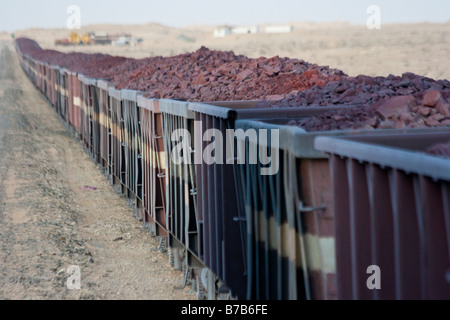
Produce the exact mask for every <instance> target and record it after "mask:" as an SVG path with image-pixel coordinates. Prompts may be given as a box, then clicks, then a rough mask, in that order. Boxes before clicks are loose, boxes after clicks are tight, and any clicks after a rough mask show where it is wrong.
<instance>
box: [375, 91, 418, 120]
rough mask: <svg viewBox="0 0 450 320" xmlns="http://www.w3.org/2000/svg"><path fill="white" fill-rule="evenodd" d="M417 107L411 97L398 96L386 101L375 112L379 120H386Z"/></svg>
mask: <svg viewBox="0 0 450 320" xmlns="http://www.w3.org/2000/svg"><path fill="white" fill-rule="evenodd" d="M416 105H417V102H416V99H415V98H414V97H413V96H398V97H393V98H390V99H388V100H387V101H386V102H384V103H383V104H382V105H381V106H379V107H378V108H377V109H376V111H377V114H378V115H379V116H380V117H381V119H383V120H386V119H389V118H391V117H393V116H398V115H400V114H402V113H404V112H407V111H410V109H411V108H412V107H414V106H416Z"/></svg>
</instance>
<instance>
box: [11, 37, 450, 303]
mask: <svg viewBox="0 0 450 320" xmlns="http://www.w3.org/2000/svg"><path fill="white" fill-rule="evenodd" d="M16 50H17V54H18V57H19V60H20V64H21V67H22V68H23V70H24V72H25V73H26V75H27V76H28V78H29V79H30V81H31V82H32V83H33V84H34V85H35V86H36V87H37V88H38V89H39V90H40V92H41V93H42V94H43V95H44V97H45V98H46V99H47V100H48V102H49V104H50V105H51V106H52V108H53V109H54V110H55V111H56V113H57V114H58V115H59V117H60V118H61V120H62V121H63V123H64V124H65V125H66V127H67V128H68V130H70V131H71V132H72V133H73V135H74V136H75V137H77V138H78V139H79V141H80V143H81V144H82V146H83V147H84V149H85V150H86V151H87V152H88V154H89V155H90V156H91V158H92V160H93V161H95V163H96V164H98V167H99V169H100V170H101V171H102V172H103V173H104V175H105V176H106V178H107V179H108V180H109V182H110V184H111V185H112V186H114V188H115V189H116V191H117V192H119V193H120V194H123V195H124V196H125V197H126V199H127V202H128V204H129V205H130V206H131V207H132V208H133V215H134V216H135V217H136V218H137V219H138V220H139V221H142V223H143V224H144V226H145V227H146V228H147V229H148V230H149V233H150V235H151V236H153V237H157V239H158V240H159V243H160V248H161V249H162V250H167V252H168V256H169V257H170V261H171V264H172V266H173V267H174V268H176V269H178V270H182V272H183V281H184V285H191V286H192V287H193V289H194V290H195V291H196V292H197V294H198V297H199V298H200V299H223V298H225V299H242V300H244V299H254V300H268V299H269V300H301V299H314V300H323V299H450V160H449V159H445V158H441V157H437V156H435V155H431V154H427V153H426V152H425V151H426V150H427V148H429V147H430V146H433V145H436V144H438V143H448V142H449V141H450V129H449V128H445V127H444V128H413V129H410V128H406V129H405V128H403V129H395V128H394V129H384V130H364V128H362V129H361V128H360V129H349V130H328V131H319V132H307V131H305V130H303V129H301V128H300V127H298V126H292V125H289V124H290V123H292V121H293V120H294V121H298V120H305V119H308V118H310V117H315V116H318V115H321V114H324V113H325V112H330V111H333V110H342V109H343V108H347V107H345V106H335V105H333V106H320V107H314V106H310V107H308V108H271V106H270V103H267V102H266V103H261V101H226V102H207V101H206V102H205V101H204V102H187V101H180V100H173V99H155V98H152V97H151V96H150V95H149V94H147V93H146V92H141V91H136V90H120V89H117V88H116V87H115V86H114V83H111V82H109V81H106V80H103V79H95V78H90V77H88V76H86V75H83V74H81V73H77V72H75V71H71V70H69V69H66V68H63V67H60V66H58V65H52V64H49V63H46V62H41V61H38V60H34V59H33V58H32V57H30V56H29V55H27V54H26V53H24V52H22V51H21V48H20V46H18V45H17V44H16ZM209 129H213V130H212V131H211V130H209ZM177 130H181V131H177ZM208 130H209V131H208ZM230 130H232V131H230ZM174 132H180V135H179V136H176V135H175V136H174ZM182 132H187V133H189V134H188V135H184V136H182V134H181V133H182ZM206 132H213V133H215V136H214V139H212V138H211V137H209V139H202V137H204V134H205V133H206ZM229 132H232V133H234V135H229ZM239 133H244V134H239ZM250 133H251V134H250ZM220 134H221V135H222V137H224V139H223V140H224V141H220V140H221V139H219V135H220ZM182 137H183V138H184V141H182V140H181V138H182ZM272 138H277V139H272ZM227 139H228V140H227ZM229 139H231V140H229ZM225 140H227V141H225ZM180 142H183V144H182V146H185V148H180ZM219 142H231V146H232V147H233V148H230V144H226V143H223V144H219ZM227 146H228V147H227ZM213 149H214V150H213ZM202 150H203V152H207V151H208V152H209V154H211V150H213V151H214V152H213V153H212V154H213V155H214V153H215V154H218V153H220V154H221V155H222V159H223V161H215V162H213V163H206V162H205V161H204V159H203V158H202ZM230 150H231V151H230ZM252 150H253V151H255V150H256V154H257V156H256V160H258V161H251V160H252V159H250V157H251V154H252V153H251V151H252ZM264 150H265V151H266V157H265V158H264V157H262V156H260V152H259V151H264ZM176 156H179V157H180V158H181V159H182V160H184V161H175V159H176ZM263 158H264V159H265V160H267V159H271V160H272V163H270V164H269V163H268V162H267V161H266V162H264V161H263V160H264V159H263ZM253 160H254V159H253ZM275 161H276V162H277V163H275ZM271 165H272V166H273V165H276V166H275V167H272V169H273V168H275V171H273V172H272V173H270V174H262V172H263V170H264V169H269V167H270V166H271ZM378 281H381V285H380V284H379V283H377V282H378Z"/></svg>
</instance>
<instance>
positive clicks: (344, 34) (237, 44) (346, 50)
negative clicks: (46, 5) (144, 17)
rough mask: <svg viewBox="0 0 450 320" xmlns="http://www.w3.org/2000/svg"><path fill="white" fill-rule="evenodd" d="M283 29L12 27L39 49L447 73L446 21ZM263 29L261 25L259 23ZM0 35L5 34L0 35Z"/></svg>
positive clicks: (449, 27) (449, 41) (351, 71)
mask: <svg viewBox="0 0 450 320" xmlns="http://www.w3.org/2000/svg"><path fill="white" fill-rule="evenodd" d="M290 25H292V26H293V27H294V29H293V32H292V33H288V34H266V33H259V34H244V35H229V36H226V37H225V38H214V37H213V31H214V29H215V27H213V26H190V27H185V28H171V27H166V26H163V25H159V24H145V25H91V26H85V27H83V28H82V29H81V30H79V31H78V32H79V33H84V32H91V31H92V32H95V33H97V34H98V33H108V34H118V33H128V34H131V35H132V37H133V38H141V39H142V40H143V42H142V43H140V44H139V45H136V46H123V47H118V46H111V45H93V46H84V47H83V46H77V47H75V46H70V47H64V46H55V43H54V41H55V39H59V38H65V37H67V36H68V34H69V33H70V30H68V29H28V30H21V31H17V32H15V33H14V34H15V36H16V37H29V38H32V39H34V40H36V41H38V42H39V43H40V45H41V46H42V47H43V48H47V49H56V50H60V51H63V52H67V51H83V52H102V53H109V54H111V55H119V56H126V57H133V58H143V57H149V56H158V55H161V56H172V55H176V54H181V53H186V52H192V51H195V50H197V49H199V48H200V47H201V46H206V47H207V48H209V49H217V50H227V51H234V52H235V53H237V54H243V55H246V56H249V57H255V58H256V57H261V56H264V57H272V56H277V55H278V56H280V57H289V58H298V59H303V60H305V61H308V62H311V63H317V64H319V65H327V66H330V67H332V68H339V69H341V70H343V71H344V72H345V73H347V74H348V75H350V76H356V75H359V74H365V75H369V76H387V75H389V74H394V75H401V74H402V73H404V72H413V73H416V74H420V75H423V76H427V77H430V78H433V79H436V80H437V79H449V78H450V54H449V53H450V22H447V23H441V24H431V23H419V24H395V25H394V24H392V25H382V26H381V29H380V30H370V29H368V28H367V27H366V26H365V25H353V24H349V23H306V22H294V23H290ZM260 27H261V28H260V29H262V30H263V29H264V26H260ZM0 38H10V35H8V34H0Z"/></svg>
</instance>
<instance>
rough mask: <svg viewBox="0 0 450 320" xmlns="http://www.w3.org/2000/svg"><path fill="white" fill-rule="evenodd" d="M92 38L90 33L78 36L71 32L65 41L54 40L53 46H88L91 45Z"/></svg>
mask: <svg viewBox="0 0 450 320" xmlns="http://www.w3.org/2000/svg"><path fill="white" fill-rule="evenodd" d="M93 42H94V41H93V37H92V34H91V33H86V34H79V33H76V32H72V33H70V34H69V36H68V37H67V38H65V39H57V40H55V44H56V45H65V46H70V45H75V46H78V45H81V46H84V45H90V44H93Z"/></svg>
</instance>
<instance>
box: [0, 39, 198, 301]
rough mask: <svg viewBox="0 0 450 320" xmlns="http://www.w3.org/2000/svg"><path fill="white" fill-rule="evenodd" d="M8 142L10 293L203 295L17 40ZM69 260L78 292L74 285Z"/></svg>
mask: <svg viewBox="0 0 450 320" xmlns="http://www.w3.org/2000/svg"><path fill="white" fill-rule="evenodd" d="M0 140H1V143H0V299H1V300H8V299H14V300H41V299H45V300H49V299H50V300H72V299H74V300H78V299H93V300H96V299H101V300H140V299H148V300H191V299H194V300H196V299H197V295H196V294H195V293H194V292H193V291H192V290H191V289H192V288H189V287H185V288H184V289H183V290H178V289H175V287H178V286H180V284H181V283H182V279H183V278H182V273H181V271H176V270H174V269H173V268H172V267H171V265H170V263H169V258H168V255H167V253H163V252H161V251H160V250H158V247H159V243H158V241H157V240H156V239H155V238H152V237H150V235H149V234H148V232H147V231H146V230H145V229H144V228H143V226H142V224H141V223H140V222H138V221H137V220H136V219H135V218H134V217H133V216H132V209H131V208H129V207H128V206H127V205H126V199H124V198H121V197H120V196H119V195H118V194H116V193H115V192H114V190H113V188H112V187H111V186H110V185H109V183H108V182H107V180H106V178H105V176H103V175H102V173H101V172H100V170H98V168H97V166H96V165H95V164H94V162H93V161H92V160H91V159H90V158H89V156H88V155H87V154H86V153H85V152H84V151H83V149H82V147H81V145H80V144H79V143H78V142H77V141H76V139H75V138H73V137H72V136H71V135H70V134H69V133H68V131H67V130H66V128H65V127H64V125H63V124H62V123H61V122H60V120H59V119H58V117H57V116H56V113H55V112H54V111H53V110H52V109H51V108H50V107H49V105H48V104H47V102H46V101H45V100H44V99H43V98H42V97H41V96H40V94H39V93H38V91H37V90H36V89H35V88H34V87H33V86H32V85H31V83H30V82H29V81H28V79H27V78H26V77H25V75H24V73H23V72H22V70H21V69H20V67H19V64H18V60H17V58H16V55H15V51H14V47H13V45H12V42H10V41H8V42H0ZM86 186H89V187H95V188H96V190H92V188H85V187H86ZM90 189H91V190H90ZM118 239H121V240H118ZM70 266H77V267H79V270H80V272H81V274H80V284H81V289H79V290H77V289H72V290H70V289H69V288H68V286H67V282H68V280H70V279H72V274H71V273H68V271H70V269H69V267H70ZM70 283H71V284H76V283H75V282H71V281H69V284H70Z"/></svg>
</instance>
